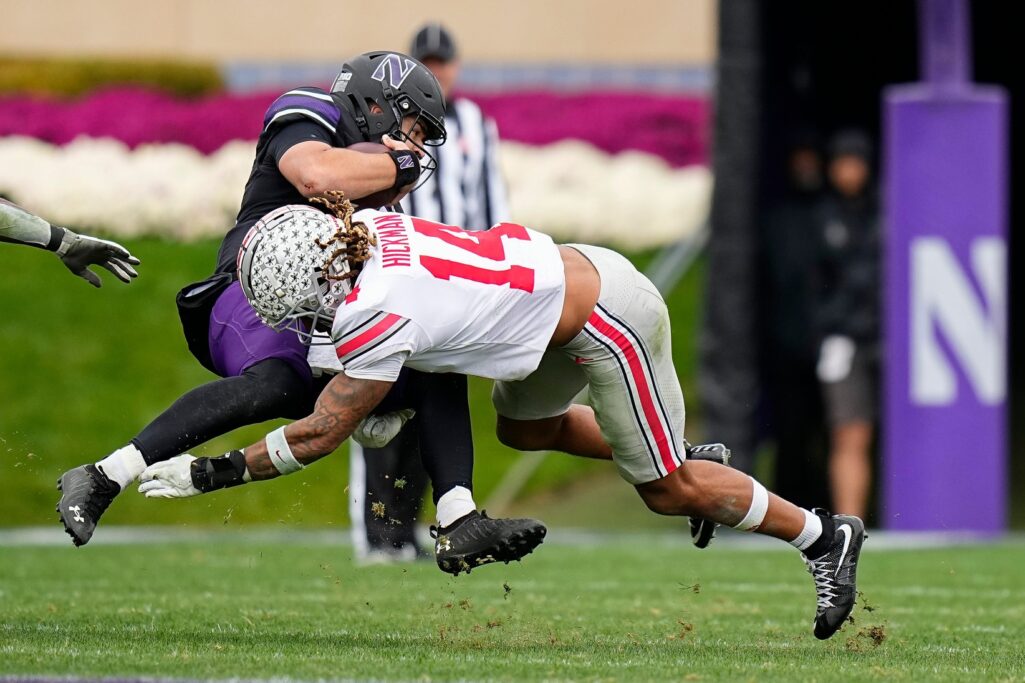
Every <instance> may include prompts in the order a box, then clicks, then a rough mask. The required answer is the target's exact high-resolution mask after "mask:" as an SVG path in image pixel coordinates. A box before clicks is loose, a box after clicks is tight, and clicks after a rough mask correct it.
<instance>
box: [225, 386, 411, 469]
mask: <svg viewBox="0 0 1025 683" xmlns="http://www.w3.org/2000/svg"><path fill="white" fill-rule="evenodd" d="M391 385H392V383H391V382H381V381H378V380H374V379H356V378H354V377H349V376H348V375H346V374H345V373H339V374H338V375H336V376H335V378H334V379H332V380H331V381H330V382H329V383H328V385H327V386H326V387H325V388H324V391H323V392H321V394H320V398H319V399H317V405H316V407H315V408H314V410H313V413H312V414H311V415H309V416H307V417H304V418H303V419H301V420H299V421H297V422H293V423H292V424H290V425H288V426H287V427H285V438H286V439H287V441H288V446H289V448H290V449H291V451H292V455H293V457H295V459H296V460H297V461H298V462H299V463H300V464H301V465H303V466H304V467H305V466H306V465H308V464H310V463H312V462H314V461H316V460H319V459H320V458H323V457H324V456H325V455H329V454H331V453H333V452H334V451H335V449H337V448H338V447H339V446H341V445H342V442H343V441H345V440H346V439H347V438H349V435H351V434H352V432H353V430H355V429H356V426H357V425H359V423H360V420H362V419H363V418H364V417H366V416H367V415H369V414H370V411H371V410H373V409H374V406H376V405H377V404H378V403H380V402H381V399H383V398H384V395H385V394H387V393H388V389H389V388H391ZM245 456H246V469H247V470H248V471H249V475H250V476H251V477H252V478H253V479H273V478H274V477H276V476H278V475H279V474H280V472H279V471H278V469H277V468H276V467H275V465H274V461H273V460H272V459H271V457H270V453H269V452H268V447H267V440H266V439H261V440H260V441H257V442H256V443H254V444H253V445H252V446H250V447H249V448H247V449H245Z"/></svg>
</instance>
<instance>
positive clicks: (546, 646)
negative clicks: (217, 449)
mask: <svg viewBox="0 0 1025 683" xmlns="http://www.w3.org/2000/svg"><path fill="white" fill-rule="evenodd" d="M279 536H280V538H278V539H277V540H269V539H268V538H266V537H263V538H261V537H253V536H244V535H239V534H237V533H235V534H233V533H230V532H224V533H217V534H213V535H211V536H210V537H209V538H208V539H206V540H205V541H203V539H198V540H197V539H193V540H191V541H187V542H159V541H158V540H154V541H153V542H151V543H144V544H141V545H90V546H88V547H87V548H84V549H80V550H74V549H72V548H71V547H70V546H67V547H63V546H61V547H28V546H16V545H7V546H6V547H0V553H2V557H3V559H2V561H0V676H4V675H7V676H13V677H17V676H26V675H37V676H42V675H46V676H58V675H59V676H118V677H131V676H151V677H177V678H187V679H205V678H231V677H242V678H287V679H351V678H355V679H364V680H365V679H374V680H414V679H415V680H484V679H488V680H630V681H633V680H696V681H717V680H758V681H772V680H779V681H794V680H808V681H831V680H832V681H856V680H870V681H891V680H903V681H925V680H930V681H931V680H947V681H979V680H994V681H1011V680H1025V654H1023V653H1025V572H1022V571H1021V566H1022V565H1023V563H1025V545H1023V544H1020V543H1017V544H1016V543H1007V544H1001V545H981V546H966V547H960V548H942V549H920V550H884V549H873V548H872V539H870V540H869V542H868V545H867V546H866V551H865V554H864V555H863V560H862V570H861V573H860V586H861V588H862V590H863V598H862V600H861V606H860V607H859V608H858V609H857V610H856V611H855V614H854V619H855V620H854V623H853V624H849V625H847V626H846V627H845V629H844V630H843V631H842V632H841V633H839V634H837V635H836V636H835V637H834V638H833V639H832V640H830V641H827V642H820V641H817V640H815V638H814V637H813V636H812V635H811V633H810V625H809V623H810V618H811V614H812V611H813V609H814V594H813V589H812V585H811V580H810V578H809V577H808V575H807V574H806V573H805V571H804V567H803V565H802V563H801V562H800V560H799V559H798V556H797V554H796V553H795V552H791V551H789V549H787V548H782V549H781V550H764V549H760V548H761V546H759V547H758V548H757V549H752V548H750V547H745V546H739V547H738V545H737V544H732V545H728V546H727V547H720V548H713V549H711V550H709V551H697V550H694V549H693V548H690V547H689V546H687V545H686V544H684V543H683V542H681V541H680V540H679V539H676V540H675V541H674V540H673V539H670V538H668V537H666V536H660V535H651V536H634V537H632V538H631V539H630V540H614V539H613V540H610V541H606V542H592V543H585V544H572V545H567V544H559V543H558V542H556V541H553V542H551V543H549V544H547V545H545V546H542V547H541V548H540V549H539V550H538V552H537V553H535V554H534V555H532V556H530V557H528V558H527V560H526V561H524V562H523V563H518V564H517V563H514V564H511V565H508V566H506V565H499V566H491V567H482V568H480V569H478V570H477V571H475V572H474V573H473V574H471V575H469V576H465V575H464V576H461V577H458V578H452V577H448V576H447V575H444V574H442V573H440V572H439V571H437V570H436V569H435V568H434V566H433V565H432V564H429V563H419V564H416V565H405V566H387V567H367V568H355V567H353V566H352V563H351V561H350V554H351V550H350V548H348V547H346V546H344V545H337V544H323V543H318V542H314V539H313V537H311V536H308V535H302V534H298V535H295V534H293V535H292V536H291V538H285V537H284V534H283V533H282V534H279ZM869 609H871V611H869Z"/></svg>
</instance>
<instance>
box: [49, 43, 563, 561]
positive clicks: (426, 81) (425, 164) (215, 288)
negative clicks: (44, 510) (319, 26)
mask: <svg viewBox="0 0 1025 683" xmlns="http://www.w3.org/2000/svg"><path fill="white" fill-rule="evenodd" d="M263 123H264V127H263V132H262V133H261V134H260V137H259V140H258V141H257V146H256V159H255V161H254V162H253V169H252V172H251V174H250V176H249V181H248V182H247V184H246V188H245V192H244V194H243V197H242V205H241V209H240V210H239V214H238V218H237V219H236V223H235V226H234V227H233V228H232V229H231V230H229V231H228V233H227V235H226V236H225V238H224V241H223V242H222V244H221V248H220V251H219V253H218V256H217V266H216V268H215V271H214V274H213V275H211V276H210V277H209V278H207V279H206V280H204V281H202V282H199V283H196V284H193V285H189V286H187V287H185V288H184V289H182V290H181V292H180V293H179V295H178V308H179V313H180V315H181V319H182V326H183V328H184V331H185V337H186V340H187V341H188V345H189V349H190V350H191V351H192V353H193V354H194V355H195V356H196V358H197V359H198V360H199V361H200V363H202V364H203V365H204V366H205V367H206V368H208V369H209V370H211V371H212V372H214V373H216V374H217V375H219V376H220V377H221V378H222V379H219V380H217V381H214V382H210V383H208V384H205V385H203V386H200V387H198V388H196V389H193V390H192V391H190V392H188V393H187V394H185V395H184V396H182V397H181V398H180V399H178V401H176V402H175V403H174V404H173V405H172V406H170V407H169V408H168V409H167V410H166V411H164V412H163V413H162V414H160V415H159V416H158V417H157V418H156V419H155V420H153V421H152V422H151V423H150V424H148V425H147V426H146V427H144V428H143V429H142V431H141V432H139V434H138V435H137V436H136V437H135V438H134V439H132V440H131V442H130V443H128V444H126V445H124V446H123V447H121V448H119V449H117V450H115V451H114V452H113V453H111V454H110V455H108V456H106V457H104V458H102V459H100V460H99V461H97V462H96V463H95V464H87V465H83V466H80V467H76V468H74V469H72V470H69V471H68V472H65V473H64V474H63V475H62V476H61V478H60V480H59V482H58V487H59V488H60V489H61V491H62V493H63V495H62V496H61V499H60V501H59V502H58V504H57V511H58V513H59V514H60V518H61V521H62V522H63V524H64V528H65V530H66V531H67V532H68V534H69V535H70V536H71V537H72V540H73V542H74V543H75V545H76V546H80V545H83V544H85V543H87V542H88V541H89V539H90V538H91V537H92V534H93V532H94V531H95V528H96V524H97V522H98V521H99V519H100V516H101V515H102V514H103V512H104V511H105V510H106V509H107V507H108V506H109V505H110V504H111V502H112V501H113V500H114V498H115V496H116V495H117V494H118V493H120V492H121V491H122V490H123V489H124V488H125V487H126V486H128V484H130V483H131V482H132V481H133V480H135V478H136V477H138V475H139V474H140V473H141V472H142V471H143V470H144V469H145V468H146V467H147V466H149V465H152V464H154V463H157V462H161V461H164V460H167V459H168V458H171V457H173V456H175V455H178V454H180V453H183V452H185V451H187V450H188V449H190V448H192V447H194V446H196V445H198V444H200V443H203V442H204V441H207V440H209V439H211V438H213V437H215V436H218V435H221V434H224V433H227V432H229V431H231V430H233V429H235V428H237V427H240V426H243V425H247V424H253V423H256V422H262V421H264V420H269V419H273V418H279V417H291V418H297V417H301V416H302V415H305V414H307V413H308V412H309V411H310V409H311V407H312V405H313V404H314V401H315V400H316V398H317V395H318V393H319V390H320V388H322V386H323V384H322V383H320V384H318V382H316V381H315V378H314V377H313V375H312V371H311V368H310V366H309V364H308V362H307V354H308V344H309V339H308V338H304V337H303V336H301V335H300V334H297V333H296V331H294V330H286V331H283V332H279V331H276V330H273V329H271V328H270V327H268V326H266V325H265V324H264V323H263V322H262V321H261V320H260V319H259V318H258V317H257V315H256V313H255V312H254V311H253V309H252V307H251V306H250V304H249V302H248V301H247V300H246V297H245V295H244V294H243V292H242V288H241V286H240V284H239V282H238V280H237V276H236V259H237V256H238V253H239V247H240V246H241V243H242V239H243V237H244V236H245V235H246V233H247V232H248V231H249V229H250V228H251V227H252V226H253V224H255V223H256V222H257V220H259V218H260V217H261V216H263V215H264V214H266V213H267V212H269V211H272V210H273V209H275V208H278V207H281V206H285V205H289V204H296V203H306V202H307V200H309V199H312V198H316V197H319V196H322V195H323V194H324V193H325V192H327V191H343V192H345V193H346V194H347V195H348V196H351V197H353V198H354V200H355V201H360V198H363V197H367V196H369V195H375V196H381V195H380V193H381V192H382V191H385V190H390V192H385V194H387V195H389V198H388V199H387V200H386V201H383V202H382V203H386V204H391V203H395V202H397V201H398V200H399V199H401V198H402V197H403V196H405V194H406V193H407V192H409V191H410V190H411V189H412V188H413V187H415V186H416V185H417V183H418V182H419V181H420V180H422V178H423V174H425V173H430V172H431V170H432V169H433V167H434V157H433V155H432V154H431V152H430V147H432V146H436V145H439V144H441V143H442V142H443V141H444V140H445V125H444V101H443V97H442V93H441V89H440V87H439V85H438V82H437V79H436V78H435V77H434V76H433V74H431V72H430V71H429V70H428V69H426V68H425V67H424V66H423V65H422V64H421V63H420V62H418V61H416V60H414V59H412V58H410V57H407V56H406V55H403V54H400V53H395V52H368V53H365V54H361V55H358V56H356V57H353V58H352V59H350V60H349V61H347V62H346V63H345V64H344V65H343V67H342V69H341V71H340V73H339V75H338V77H337V78H336V79H335V82H334V84H333V85H332V87H331V89H330V91H325V90H321V89H319V88H311V87H303V88H296V89H294V90H290V91H288V92H286V93H284V94H283V95H281V96H280V97H279V98H277V99H276V100H275V101H274V103H273V104H271V106H270V108H269V109H268V110H267V114H266V116H265V117H264V122H263ZM359 142H381V143H383V144H384V145H386V146H387V147H388V148H389V152H388V153H387V154H383V153H382V154H367V153H363V152H359V151H356V150H351V149H346V148H347V147H349V146H351V145H353V144H355V143H359ZM399 408H411V409H414V410H415V411H416V414H417V419H418V420H419V421H420V422H421V428H422V429H423V430H427V431H428V432H432V434H431V437H432V438H430V439H429V441H430V446H429V447H428V446H425V448H424V449H423V450H422V453H421V456H422V458H423V460H424V466H425V469H426V470H427V473H428V475H429V476H430V478H431V482H432V485H433V488H434V495H435V502H436V503H437V509H438V523H439V527H440V528H442V529H443V530H444V531H445V532H446V534H447V537H448V538H449V539H450V540H451V542H450V543H449V544H448V546H446V547H444V548H438V549H437V559H438V562H439V565H441V566H442V567H443V568H444V567H449V566H452V563H451V562H450V561H449V555H450V554H451V555H458V556H459V557H464V556H465V557H470V558H471V559H473V560H474V561H475V562H478V561H479V562H480V563H484V562H487V561H495V560H499V559H502V560H508V559H518V558H519V557H520V556H522V555H524V554H526V553H528V552H530V551H531V550H532V549H533V548H534V547H536V546H537V544H538V543H540V542H541V540H542V539H543V537H544V534H545V528H544V526H543V525H541V524H540V523H539V522H537V521H535V520H501V519H490V518H488V517H487V516H486V515H483V514H480V513H478V512H477V510H476V504H475V503H474V501H473V496H472V493H471V491H472V468H473V445H472V441H471V433H470V421H469V412H468V406H467V397H466V380H465V377H463V376H461V375H426V374H421V373H416V372H407V373H404V374H403V377H401V378H399V381H397V382H396V383H395V391H394V392H393V393H392V395H391V396H390V397H389V400H388V401H385V402H384V403H383V405H382V411H394V410H396V409H399ZM489 558H490V559H489Z"/></svg>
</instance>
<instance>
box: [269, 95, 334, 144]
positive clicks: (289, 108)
mask: <svg viewBox="0 0 1025 683" xmlns="http://www.w3.org/2000/svg"><path fill="white" fill-rule="evenodd" d="M341 118H342V109H341V108H340V107H339V106H338V105H337V104H336V103H335V99H334V98H333V97H332V96H331V95H330V94H329V93H327V92H325V91H323V90H321V89H320V88H310V87H304V88H295V89H294V90H289V91H288V92H286V93H285V94H284V95H281V96H280V97H278V99H276V100H274V102H272V103H271V105H270V107H269V108H268V109H267V113H266V114H265V115H264V117H263V132H264V133H267V131H269V130H271V129H272V128H274V127H275V126H279V125H281V124H283V123H291V122H293V121H299V120H308V121H312V122H314V123H316V124H319V125H321V126H323V127H324V128H326V129H327V130H328V131H330V132H331V134H332V135H335V134H336V132H337V130H338V124H339V123H340V121H341Z"/></svg>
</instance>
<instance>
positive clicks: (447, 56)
mask: <svg viewBox="0 0 1025 683" xmlns="http://www.w3.org/2000/svg"><path fill="white" fill-rule="evenodd" d="M409 54H410V56H412V57H413V58H414V59H418V60H420V61H421V62H422V63H423V64H424V66H426V67H427V68H428V69H430V70H431V71H432V72H433V73H434V75H435V76H436V77H437V79H438V82H439V83H440V84H441V90H442V93H443V94H444V95H445V102H446V103H447V107H446V111H445V129H446V130H447V131H448V141H447V142H446V143H445V144H444V145H442V146H441V147H439V148H437V155H436V156H437V159H438V169H437V171H435V173H433V174H432V175H431V176H430V177H429V178H428V179H427V181H426V182H425V183H424V184H423V185H422V186H420V187H419V188H418V189H417V190H416V191H415V192H413V193H412V194H410V195H409V196H407V197H406V198H405V199H403V200H402V211H403V212H404V213H408V214H411V215H414V216H420V217H421V218H426V219H427V220H432V221H437V222H439V223H446V224H450V225H456V226H459V227H462V228H465V229H467V230H484V229H486V228H488V227H490V226H492V225H494V224H495V223H501V222H503V221H506V220H508V218H509V215H508V206H507V203H506V196H505V185H504V182H503V180H502V177H501V174H500V171H499V168H498V129H497V127H496V126H495V122H494V121H492V120H491V119H489V118H486V117H485V116H484V114H483V113H482V112H481V110H480V107H478V106H477V105H476V104H474V103H473V102H471V101H470V100H468V99H465V98H462V97H456V98H452V89H453V86H454V85H455V83H456V81H457V80H458V78H459V66H460V65H459V55H458V52H457V51H456V44H455V41H454V40H453V39H452V35H451V34H450V33H449V32H448V31H447V30H446V29H445V28H444V27H443V26H441V24H436V23H431V24H427V25H425V26H424V27H423V28H421V29H420V30H419V31H417V32H416V35H415V36H413V42H412V44H411V45H410V48H409ZM418 431H419V430H418V429H417V418H416V416H414V417H413V418H412V419H411V420H410V421H409V422H408V423H406V426H405V427H404V428H403V430H402V432H401V433H400V434H399V435H398V436H397V437H396V438H395V439H394V440H393V441H392V442H391V443H389V444H388V445H387V446H385V447H383V448H365V447H363V446H360V445H359V444H358V443H356V442H355V441H350V463H351V464H350V467H351V471H350V476H349V496H348V498H349V515H350V517H351V519H352V533H353V544H354V547H355V550H356V558H357V560H358V561H361V562H363V563H367V564H376V563H384V562H402V561H411V560H414V559H416V558H417V556H419V555H421V553H422V550H421V549H420V547H419V546H418V544H417V541H416V537H415V532H416V520H417V517H418V515H419V512H420V507H421V505H422V502H423V498H424V491H425V489H426V487H427V475H426V473H425V472H424V470H423V467H422V465H421V464H420V438H419V433H418ZM425 556H429V555H425Z"/></svg>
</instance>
